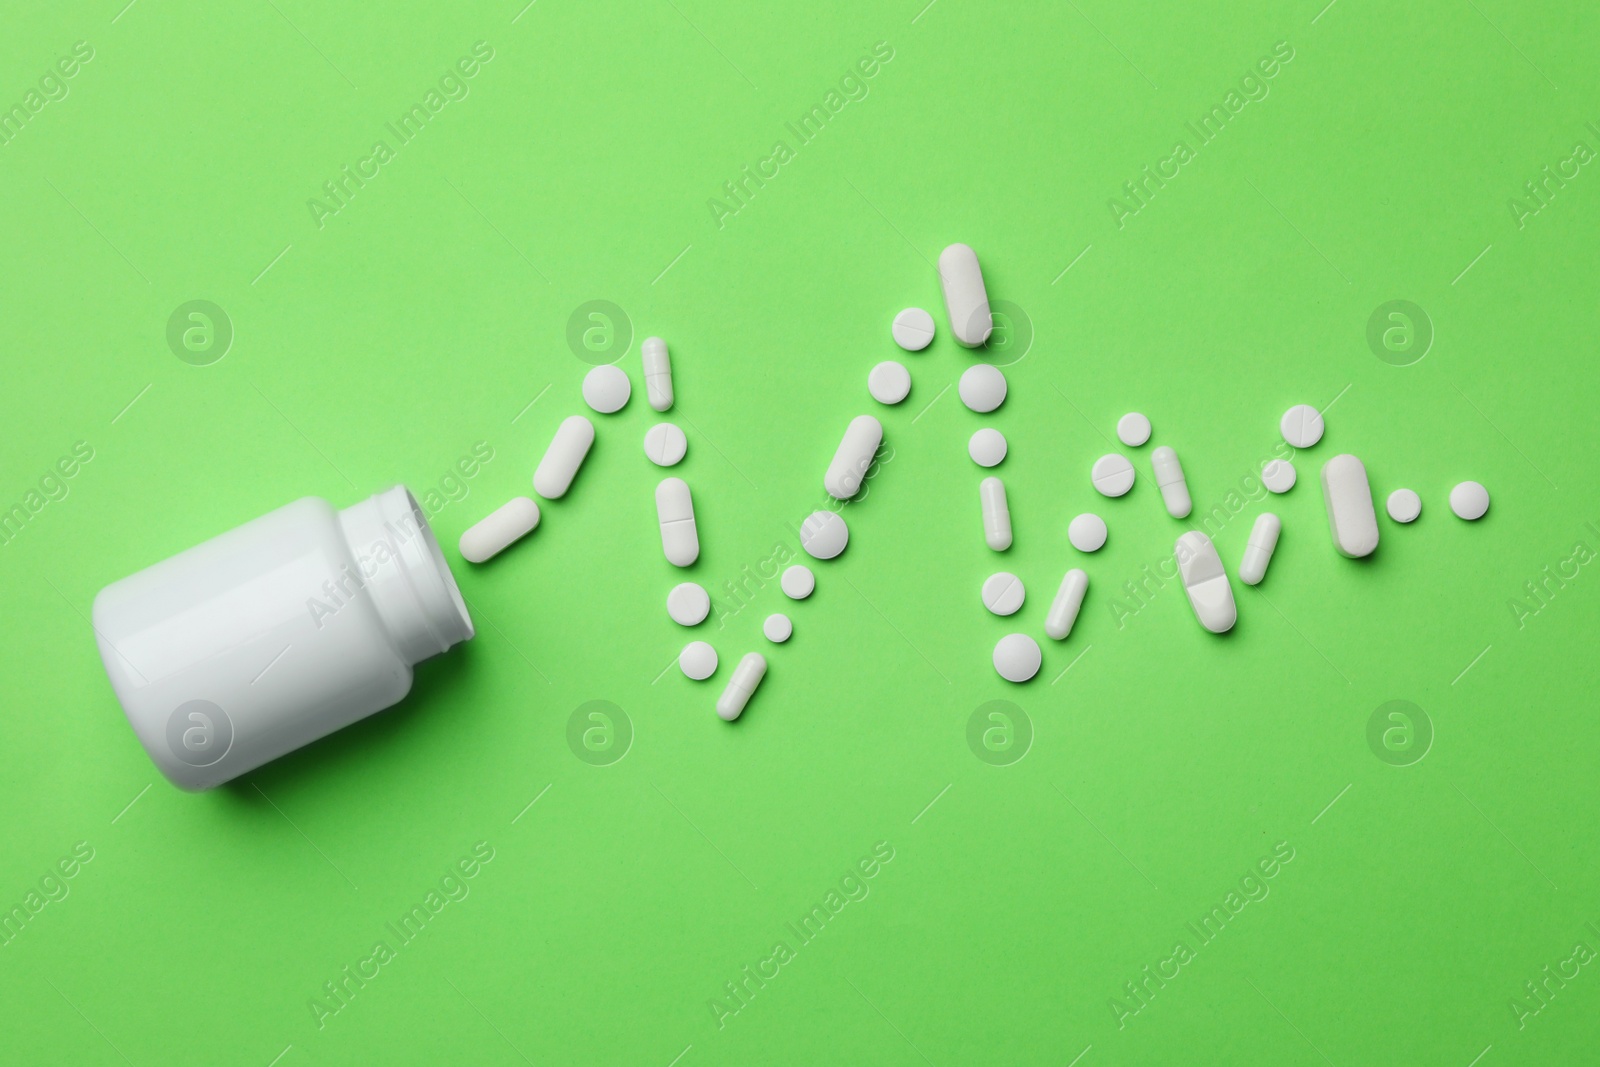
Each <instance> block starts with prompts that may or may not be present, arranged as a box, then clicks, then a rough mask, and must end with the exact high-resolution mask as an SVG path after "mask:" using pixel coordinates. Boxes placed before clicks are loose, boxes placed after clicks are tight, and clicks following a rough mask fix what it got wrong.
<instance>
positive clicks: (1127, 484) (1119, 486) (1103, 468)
mask: <svg viewBox="0 0 1600 1067" xmlns="http://www.w3.org/2000/svg"><path fill="white" fill-rule="evenodd" d="M1089 480H1090V481H1091V482H1093V483H1094V487H1095V489H1096V490H1098V491H1099V493H1100V495H1101V496H1112V497H1116V496H1126V495H1127V493H1128V490H1130V489H1132V488H1133V464H1132V463H1131V462H1130V461H1129V459H1128V457H1127V456H1124V455H1120V454H1119V453H1116V452H1112V453H1110V454H1109V455H1104V456H1101V457H1100V458H1099V459H1097V460H1095V461H1094V466H1093V467H1091V468H1089Z"/></svg>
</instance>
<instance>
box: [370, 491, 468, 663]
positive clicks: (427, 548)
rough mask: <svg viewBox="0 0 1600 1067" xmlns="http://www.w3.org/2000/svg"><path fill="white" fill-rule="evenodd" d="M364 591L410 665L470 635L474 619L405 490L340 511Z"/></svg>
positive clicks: (388, 492)
mask: <svg viewBox="0 0 1600 1067" xmlns="http://www.w3.org/2000/svg"><path fill="white" fill-rule="evenodd" d="M339 525H340V526H341V527H342V528H343V530H344V539H345V543H346V544H347V545H348V546H349V548H350V555H351V556H352V557H354V559H355V563H356V568H357V576H358V577H359V579H360V582H361V588H362V591H363V592H365V593H366V594H367V596H369V597H370V598H371V600H372V604H373V606H374V607H375V608H377V611H378V617H379V618H380V619H382V620H383V625H384V627H385V629H387V630H388V631H389V634H390V636H391V637H393V638H394V641H395V644H396V645H397V646H398V647H399V649H400V654H401V655H402V656H404V657H405V659H406V662H408V663H418V662H420V661H422V660H425V659H428V658H429V657H430V656H437V655H438V654H439V653H441V652H443V651H445V650H446V649H448V648H449V647H450V646H452V645H454V644H457V643H458V642H461V641H465V640H468V639H469V638H471V637H472V635H473V628H472V617H471V616H470V615H468V614H467V605H466V602H465V601H463V600H462V599H461V591H460V590H459V589H457V588H456V580H455V578H454V576H452V575H451V573H450V565H449V564H447V563H446V562H445V559H444V553H443V552H442V551H441V550H440V548H439V542H438V541H437V540H436V539H435V538H434V536H433V531H432V530H431V529H429V528H428V520H427V519H426V518H425V517H424V516H423V514H422V509H421V508H420V507H419V506H418V505H417V500H416V498H415V497H413V496H412V495H411V493H410V491H409V490H407V489H406V487H405V486H403V485H397V486H395V487H394V488H393V489H388V490H385V491H384V492H382V493H379V494H377V495H376V496H373V497H371V498H369V499H367V500H363V501H362V502H361V503H359V504H353V505H351V506H350V507H348V508H345V509H344V510H343V511H341V512H339Z"/></svg>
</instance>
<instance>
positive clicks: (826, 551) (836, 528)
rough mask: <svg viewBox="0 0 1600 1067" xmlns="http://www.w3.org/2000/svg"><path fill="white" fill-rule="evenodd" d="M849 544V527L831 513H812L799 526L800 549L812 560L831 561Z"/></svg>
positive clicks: (836, 515)
mask: <svg viewBox="0 0 1600 1067" xmlns="http://www.w3.org/2000/svg"><path fill="white" fill-rule="evenodd" d="M849 543H850V527H848V526H846V525H845V524H844V519H843V517H841V516H839V515H838V514H835V513H834V512H832V511H813V512H812V513H811V516H810V517H809V518H807V519H806V521H805V522H803V523H801V524H800V547H801V548H803V549H805V552H806V555H808V556H810V557H811V558H812V559H832V558H833V557H835V556H837V555H838V554H839V553H841V552H843V551H844V546H845V545H847V544H849Z"/></svg>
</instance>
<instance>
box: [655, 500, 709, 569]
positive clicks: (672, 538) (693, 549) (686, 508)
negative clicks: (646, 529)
mask: <svg viewBox="0 0 1600 1067" xmlns="http://www.w3.org/2000/svg"><path fill="white" fill-rule="evenodd" d="M656 517H657V518H658V519H660V521H661V551H662V552H664V553H666V556H667V562H668V563H670V564H672V565H673V566H674V567H687V566H688V565H689V564H691V563H693V562H694V561H695V560H697V559H699V558H700V534H699V532H698V531H697V530H696V529H695V525H694V497H693V496H691V495H690V494H689V483H688V482H686V481H684V480H683V479H682V478H663V479H661V484H660V485H658V486H656Z"/></svg>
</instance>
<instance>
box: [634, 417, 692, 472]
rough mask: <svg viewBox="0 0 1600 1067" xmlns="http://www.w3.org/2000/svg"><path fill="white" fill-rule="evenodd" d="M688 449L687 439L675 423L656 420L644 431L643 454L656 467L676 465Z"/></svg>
mask: <svg viewBox="0 0 1600 1067" xmlns="http://www.w3.org/2000/svg"><path fill="white" fill-rule="evenodd" d="M687 451H689V439H688V438H687V437H685V436H684V433H683V431H682V430H681V429H679V428H678V427H677V426H676V425H675V424H673V423H670V422H658V423H656V424H655V425H654V426H652V427H650V428H649V429H648V430H646V431H645V432H644V454H645V456H646V457H647V458H648V459H649V460H650V462H651V463H654V464H655V465H656V466H658V467H676V466H677V465H678V463H679V462H680V461H682V459H683V454H684V453H685V452H687Z"/></svg>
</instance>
